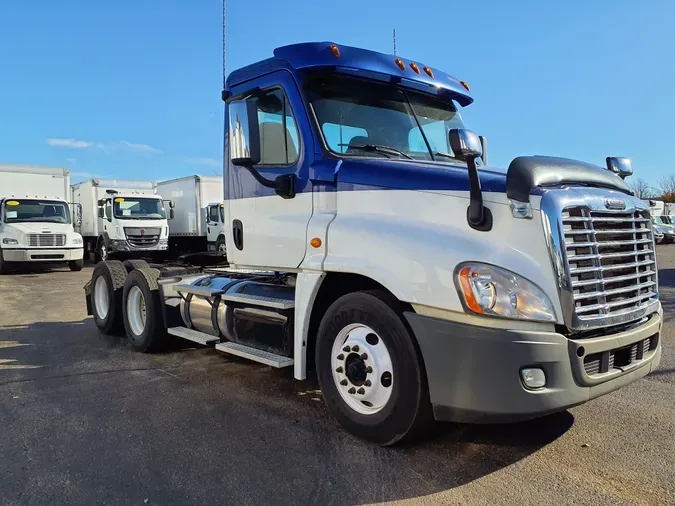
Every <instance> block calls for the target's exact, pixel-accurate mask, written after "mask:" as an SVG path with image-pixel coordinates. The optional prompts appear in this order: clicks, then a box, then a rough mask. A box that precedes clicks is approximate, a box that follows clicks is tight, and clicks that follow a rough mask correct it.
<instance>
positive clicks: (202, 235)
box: [157, 175, 225, 253]
mask: <svg viewBox="0 0 675 506" xmlns="http://www.w3.org/2000/svg"><path fill="white" fill-rule="evenodd" d="M157 193H158V194H159V195H161V196H162V198H164V199H166V200H171V201H173V202H174V204H175V214H174V219H173V220H172V221H171V223H169V244H170V249H171V250H172V251H173V250H177V251H178V252H180V253H191V252H202V251H216V250H218V249H220V250H221V251H222V252H223V253H224V252H225V223H224V209H223V178H222V177H217V176H199V175H194V176H188V177H182V178H179V179H172V180H169V181H160V182H159V183H157Z"/></svg>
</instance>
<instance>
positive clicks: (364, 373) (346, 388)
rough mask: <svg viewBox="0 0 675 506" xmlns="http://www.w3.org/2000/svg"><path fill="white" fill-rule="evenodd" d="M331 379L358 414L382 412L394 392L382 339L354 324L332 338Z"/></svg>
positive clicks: (361, 325)
mask: <svg viewBox="0 0 675 506" xmlns="http://www.w3.org/2000/svg"><path fill="white" fill-rule="evenodd" d="M331 367H332V369H333V381H334V382H335V386H336V388H337V390H338V392H339V393H340V397H342V400H343V401H345V403H346V404H347V405H348V406H349V407H350V408H352V409H353V410H354V411H356V412H357V413H359V414H361V415H374V414H376V413H379V412H380V411H382V409H383V408H384V407H385V406H386V405H387V403H388V402H389V400H390V399H391V395H392V393H393V391H394V368H393V363H392V360H391V355H390V353H389V350H388V349H387V346H386V345H385V344H384V341H382V339H381V338H380V336H379V335H378V334H377V332H375V331H374V330H373V329H371V328H370V327H368V326H367V325H363V324H358V323H354V324H351V325H347V326H346V327H345V328H343V329H342V330H341V331H340V332H339V333H338V335H337V337H336V338H335V342H334V343H333V349H332V353H331Z"/></svg>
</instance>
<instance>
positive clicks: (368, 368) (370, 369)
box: [366, 366, 373, 374]
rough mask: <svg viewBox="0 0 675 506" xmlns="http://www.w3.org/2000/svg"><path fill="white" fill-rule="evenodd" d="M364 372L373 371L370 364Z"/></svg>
mask: <svg viewBox="0 0 675 506" xmlns="http://www.w3.org/2000/svg"><path fill="white" fill-rule="evenodd" d="M366 372H367V373H368V374H370V373H371V372H373V368H372V367H370V366H368V367H366Z"/></svg>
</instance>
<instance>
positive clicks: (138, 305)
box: [127, 286, 146, 336]
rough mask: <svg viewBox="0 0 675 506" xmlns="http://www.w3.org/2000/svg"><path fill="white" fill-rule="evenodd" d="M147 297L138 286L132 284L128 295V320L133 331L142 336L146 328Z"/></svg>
mask: <svg viewBox="0 0 675 506" xmlns="http://www.w3.org/2000/svg"><path fill="white" fill-rule="evenodd" d="M145 316H146V309H145V297H143V292H142V291H141V289H140V288H138V287H137V286H132V287H131V289H130V290H129V294H128V295H127V321H128V322H129V327H130V330H131V332H132V333H133V334H134V335H135V336H140V335H141V334H142V333H143V331H144V330H145Z"/></svg>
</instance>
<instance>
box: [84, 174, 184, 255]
mask: <svg viewBox="0 0 675 506" xmlns="http://www.w3.org/2000/svg"><path fill="white" fill-rule="evenodd" d="M156 188H157V186H156V184H155V183H154V182H152V181H125V180H115V179H90V180H87V181H83V182H81V183H78V184H76V185H73V187H72V194H73V201H74V202H77V203H79V204H81V205H82V224H81V226H80V231H81V232H80V233H81V234H82V236H83V237H84V240H85V242H86V248H87V251H88V252H92V253H95V255H96V258H97V260H106V259H108V258H109V257H111V255H112V256H117V257H120V258H125V257H126V258H131V257H135V256H145V255H149V256H152V257H154V258H155V259H157V260H159V259H161V258H162V257H163V254H164V253H165V252H166V250H167V249H168V237H169V227H168V220H169V219H171V218H172V216H173V203H172V202H170V201H169V202H167V207H168V212H167V210H166V209H165V205H164V204H165V203H164V200H162V197H160V196H159V195H157V194H156Z"/></svg>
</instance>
